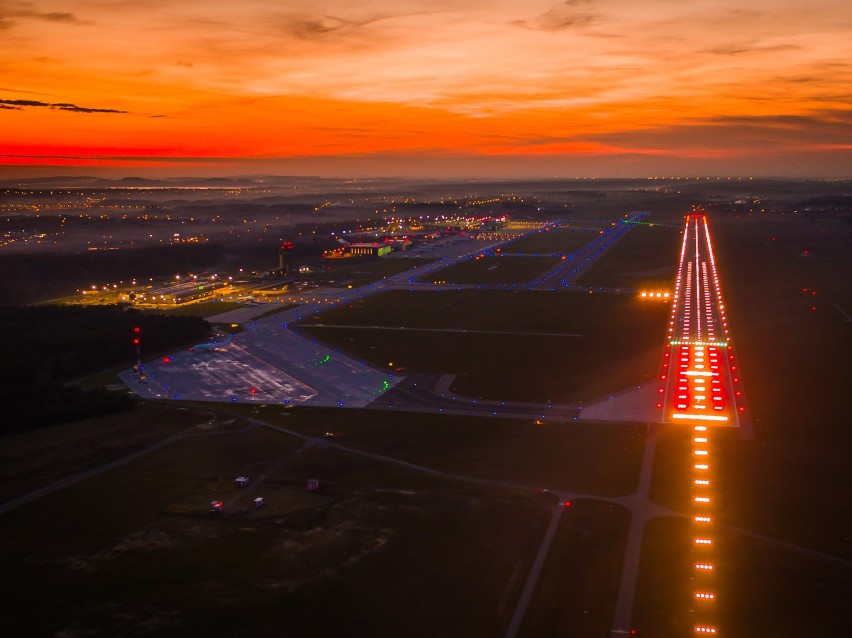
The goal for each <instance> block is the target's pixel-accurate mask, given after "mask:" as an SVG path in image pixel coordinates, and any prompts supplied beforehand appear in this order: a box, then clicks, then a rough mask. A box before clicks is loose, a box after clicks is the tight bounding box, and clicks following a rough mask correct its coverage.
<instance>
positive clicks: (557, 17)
mask: <svg viewBox="0 0 852 638" xmlns="http://www.w3.org/2000/svg"><path fill="white" fill-rule="evenodd" d="M586 4H591V2H589V1H587V0H566V2H564V3H563V4H562V6H559V7H556V8H555V9H550V10H548V11H545V12H544V13H542V14H540V15H538V16H536V17H535V18H533V19H532V20H515V21H513V22H512V23H511V24H513V25H515V26H518V27H522V28H524V29H532V30H535V31H554V32H556V31H564V30H565V29H574V28H578V27H585V26H589V25H590V24H592V23H594V22H597V21H598V20H600V18H601V15H600V14H598V13H591V12H588V11H578V10H576V9H574V8H573V7H576V6H579V5H586Z"/></svg>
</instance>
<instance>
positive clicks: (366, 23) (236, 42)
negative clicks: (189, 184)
mask: <svg viewBox="0 0 852 638" xmlns="http://www.w3.org/2000/svg"><path fill="white" fill-rule="evenodd" d="M850 24H852V5H850V4H848V3H841V2H837V1H836V0H813V1H812V2H809V3H802V2H798V1H797V0H768V1H762V2H758V3H749V4H746V5H742V4H738V3H726V2H720V1H688V2H679V3H676V2H667V1H665V0H649V1H647V2H641V3H637V2H632V1H630V0H613V1H604V0H568V1H567V2H566V1H561V2H560V1H558V0H543V1H542V0H531V1H529V2H522V3H521V2H508V1H503V0H489V1H488V2H485V1H483V0H453V1H450V0H397V1H391V0H373V1H367V2H358V3H353V2H349V1H347V0H319V1H317V2H311V3H304V2H292V1H291V0H283V1H280V2H274V1H268V0H243V1H242V2H224V1H222V0H203V1H201V0H182V1H180V2H164V1H162V0H146V1H145V2H141V1H139V2H135V1H127V2H113V1H98V0H67V1H61V0H58V1H47V2H26V1H3V0H0V34H2V39H0V55H2V62H0V129H2V132H3V134H2V145H0V154H2V156H3V157H2V159H0V165H5V166H2V167H1V168H0V170H2V172H3V173H4V174H9V175H12V174H23V173H22V171H23V170H25V169H26V167H32V166H43V167H45V170H46V169H47V167H56V166H64V167H69V166H70V167H80V168H89V167H91V168H99V169H108V168H110V167H112V168H113V169H120V170H122V171H124V172H134V171H136V172H139V171H138V170H137V169H146V170H153V171H156V172H159V173H164V174H172V173H174V174H193V173H201V172H208V173H216V172H218V173H223V174H224V173H234V172H254V171H259V170H264V171H273V172H290V173H294V172H311V173H313V174H329V175H335V174H336V175H340V174H345V173H349V174H362V175H376V174H390V173H394V172H395V173H397V174H409V175H411V174H423V175H424V176H428V175H430V174H435V175H439V176H447V175H453V174H460V175H480V176H488V175H494V176H499V175H507V174H517V175H518V176H529V175H542V176H574V175H637V176H645V175H653V174H657V172H662V173H664V174H669V175H676V174H680V175H684V174H687V175H688V174H693V175H698V174H734V173H744V174H757V175H816V176H848V175H849V172H850V169H849V167H850V166H852V161H851V160H852V122H850V112H852V108H851V107H850V79H849V78H852V63H850V62H849V60H852V33H850ZM131 169H132V170H131ZM30 170H31V169H30Z"/></svg>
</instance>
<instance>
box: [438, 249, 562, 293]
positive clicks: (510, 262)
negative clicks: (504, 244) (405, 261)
mask: <svg viewBox="0 0 852 638" xmlns="http://www.w3.org/2000/svg"><path fill="white" fill-rule="evenodd" d="M559 262H560V260H559V259H558V258H556V257H508V256H500V257H474V258H472V259H466V260H465V261H463V262H461V263H458V264H455V265H453V266H450V267H448V268H442V269H441V270H438V271H436V272H435V273H433V274H432V275H431V276H429V275H427V276H425V277H424V278H423V281H428V282H431V283H442V284H462V285H466V284H473V285H493V286H496V285H502V286H511V285H512V284H525V283H527V282H528V281H532V280H533V279H535V278H536V277H537V276H538V275H540V274H541V273H543V272H545V271H547V270H549V269H550V268H553V267H554V266H555V265H556V264H558V263H559Z"/></svg>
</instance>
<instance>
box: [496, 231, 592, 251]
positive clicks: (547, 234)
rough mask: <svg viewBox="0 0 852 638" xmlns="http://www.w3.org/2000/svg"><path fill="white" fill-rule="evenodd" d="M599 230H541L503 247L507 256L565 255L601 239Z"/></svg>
mask: <svg viewBox="0 0 852 638" xmlns="http://www.w3.org/2000/svg"><path fill="white" fill-rule="evenodd" d="M600 233H601V231H600V230H599V229H597V228H571V229H568V230H550V229H548V230H540V231H538V232H536V233H533V234H532V235H527V236H526V237H523V238H522V239H518V240H517V241H513V242H511V243H509V244H506V245H505V246H503V247H502V249H501V252H503V253H506V254H510V255H513V254H519V253H523V254H531V253H532V254H544V255H551V254H565V253H571V252H574V251H575V250H577V249H578V248H582V247H583V246H585V245H586V244H588V243H590V242H593V241H594V240H595V239H597V238H598V237H600Z"/></svg>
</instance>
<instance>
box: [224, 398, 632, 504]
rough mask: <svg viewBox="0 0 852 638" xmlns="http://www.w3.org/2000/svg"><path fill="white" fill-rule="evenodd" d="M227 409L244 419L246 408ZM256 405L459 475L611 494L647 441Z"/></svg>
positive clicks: (316, 431) (479, 421)
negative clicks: (285, 412) (285, 413)
mask: <svg viewBox="0 0 852 638" xmlns="http://www.w3.org/2000/svg"><path fill="white" fill-rule="evenodd" d="M229 411H232V412H235V413H244V414H250V413H251V408H249V407H248V406H245V407H243V406H229ZM287 414H288V416H284V415H282V414H280V410H279V409H277V408H275V407H268V408H261V409H260V410H259V411H258V413H257V414H254V415H253V416H255V417H256V418H261V419H263V420H267V421H269V422H270V423H275V424H276V425H280V426H283V427H286V428H288V429H291V430H295V431H298V432H300V433H303V434H306V435H308V436H321V435H322V434H323V433H324V432H333V433H334V442H335V443H338V444H340V445H345V446H346V447H351V448H355V449H358V450H363V451H365V452H373V453H377V454H382V455H385V456H391V457H393V458H396V459H400V460H404V461H408V462H410V463H416V464H418V465H423V466H425V467H429V468H432V469H437V470H441V471H446V472H451V473H454V474H460V475H464V476H470V477H476V478H483V479H488V480H492V481H501V482H506V483H514V484H518V485H526V486H530V487H532V488H544V487H546V488H549V489H551V490H554V489H560V490H566V491H570V492H576V493H587V494H596V495H600V496H616V495H624V494H630V493H631V492H632V491H633V490H634V489H635V486H636V479H637V476H638V472H639V462H640V458H641V454H642V449H643V446H644V442H645V432H644V427H642V426H629V425H623V426H618V425H588V424H579V423H570V424H553V423H546V424H544V425H535V424H533V423H530V422H528V421H508V420H503V419H488V418H475V417H462V416H449V415H431V414H429V415H427V414H417V413H414V414H404V413H396V412H381V411H341V410H320V409H298V410H288V411H287ZM601 459H606V462H602V461H601Z"/></svg>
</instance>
